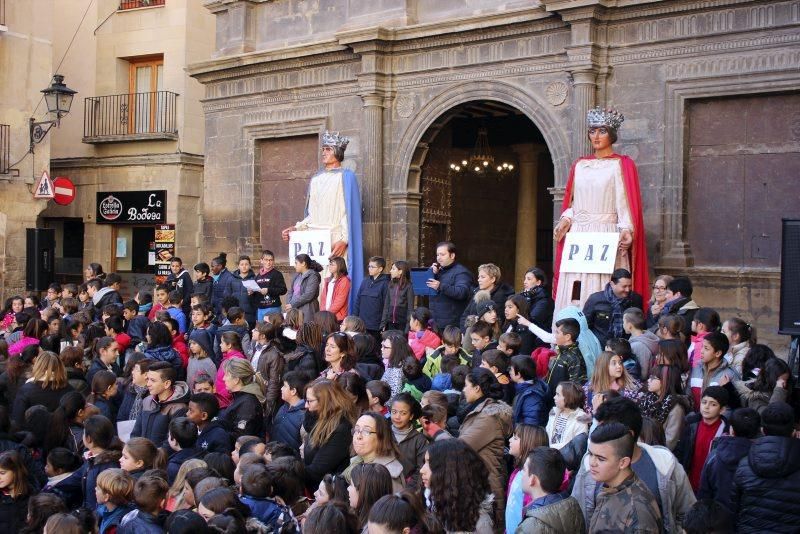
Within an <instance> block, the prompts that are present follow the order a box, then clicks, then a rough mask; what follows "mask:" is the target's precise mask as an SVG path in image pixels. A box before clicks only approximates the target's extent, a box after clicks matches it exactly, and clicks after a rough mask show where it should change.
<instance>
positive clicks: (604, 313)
mask: <svg viewBox="0 0 800 534" xmlns="http://www.w3.org/2000/svg"><path fill="white" fill-rule="evenodd" d="M628 308H639V309H640V310H641V309H643V308H642V296H641V295H640V294H638V293H636V292H634V291H631V293H630V295H628V298H626V299H625V300H624V301H623V303H622V311H623V312H624V311H625V310H627V309H628ZM612 311H613V308H612V306H611V303H610V302H609V301H608V299H606V294H605V291H598V292H597V293H592V294H591V295H589V298H588V299H586V303H585V304H584V305H583V314H584V315H585V316H586V322H587V323H588V324H589V329H590V330H591V331H592V332H593V333H594V335H595V337H597V341H599V342H600V347H602V348H605V346H606V341H608V338H609V337H610V335H611V334H610V328H611V314H612ZM625 337H628V336H625Z"/></svg>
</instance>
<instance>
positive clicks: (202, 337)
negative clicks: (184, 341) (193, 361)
mask: <svg viewBox="0 0 800 534" xmlns="http://www.w3.org/2000/svg"><path fill="white" fill-rule="evenodd" d="M189 341H194V342H195V343H197V344H198V345H200V346H201V347H202V348H203V350H204V351H205V353H206V356H212V355H213V354H214V347H213V341H212V340H211V334H209V333H208V330H206V329H204V328H195V329H194V330H192V332H191V333H190V334H189Z"/></svg>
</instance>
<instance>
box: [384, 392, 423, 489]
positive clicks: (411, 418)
mask: <svg viewBox="0 0 800 534" xmlns="http://www.w3.org/2000/svg"><path fill="white" fill-rule="evenodd" d="M390 408H391V418H392V433H393V434H394V438H395V441H396V442H397V447H398V449H400V456H401V458H399V460H401V461H402V462H403V465H404V466H406V469H405V472H404V475H405V477H406V479H409V478H410V479H412V480H413V481H414V482H415V483H416V482H417V481H418V480H419V470H420V468H421V467H422V464H424V463H425V450H426V449H427V448H428V440H427V439H425V436H423V435H422V434H420V433H419V432H418V431H417V430H416V429H415V428H414V424H415V423H416V422H417V419H419V417H420V415H422V407H421V406H420V405H419V402H417V400H416V399H415V398H414V397H412V396H411V394H410V393H400V394H398V395H396V396H395V397H394V398H393V399H392V401H391V405H390Z"/></svg>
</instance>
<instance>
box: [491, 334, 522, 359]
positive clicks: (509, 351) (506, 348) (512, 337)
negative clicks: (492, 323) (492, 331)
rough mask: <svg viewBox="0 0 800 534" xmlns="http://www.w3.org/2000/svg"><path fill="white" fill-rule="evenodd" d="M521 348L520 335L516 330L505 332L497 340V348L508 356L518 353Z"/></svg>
mask: <svg viewBox="0 0 800 534" xmlns="http://www.w3.org/2000/svg"><path fill="white" fill-rule="evenodd" d="M521 348H522V337H521V336H520V335H519V334H517V333H516V332H506V333H504V334H501V335H500V339H498V340H497V350H499V351H501V352H504V353H505V354H506V356H508V357H509V358H510V357H512V356H516V355H517V354H519V351H520V349H521Z"/></svg>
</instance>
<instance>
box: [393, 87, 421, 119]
mask: <svg viewBox="0 0 800 534" xmlns="http://www.w3.org/2000/svg"><path fill="white" fill-rule="evenodd" d="M414 108H416V99H415V98H414V95H413V94H409V93H400V94H399V95H397V96H396V97H395V99H394V109H395V111H397V115H398V116H400V117H401V118H403V119H407V118H409V117H410V116H411V114H412V113H414Z"/></svg>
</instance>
